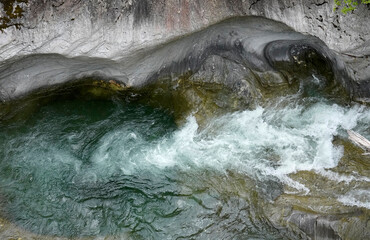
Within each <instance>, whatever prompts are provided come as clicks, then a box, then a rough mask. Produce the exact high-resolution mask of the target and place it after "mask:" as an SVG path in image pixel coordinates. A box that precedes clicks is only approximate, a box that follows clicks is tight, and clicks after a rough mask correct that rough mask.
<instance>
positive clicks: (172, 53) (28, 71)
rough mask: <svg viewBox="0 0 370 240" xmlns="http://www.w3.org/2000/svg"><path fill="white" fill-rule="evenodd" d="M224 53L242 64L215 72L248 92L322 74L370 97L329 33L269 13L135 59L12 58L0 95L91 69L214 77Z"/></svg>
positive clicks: (129, 76)
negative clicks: (327, 39) (328, 42)
mask: <svg viewBox="0 0 370 240" xmlns="http://www.w3.org/2000/svg"><path fill="white" fill-rule="evenodd" d="M215 56H217V57H216V58H215ZM219 57H221V60H222V59H225V60H226V61H229V62H233V63H234V65H235V67H232V66H231V65H229V67H230V68H235V69H238V70H234V69H233V71H232V70H231V69H227V68H226V69H224V72H225V71H230V72H231V71H232V72H233V73H232V74H233V75H234V76H233V77H231V78H230V77H228V76H227V75H225V74H224V73H223V76H222V77H220V79H213V80H214V81H221V83H222V84H224V85H225V86H229V87H230V88H232V89H233V90H234V91H236V92H244V93H243V94H241V95H245V96H247V95H248V94H247V93H246V91H245V90H246V89H247V88H248V91H249V93H253V92H256V91H257V90H260V89H258V88H259V85H261V84H262V86H269V87H271V86H272V87H273V86H276V85H280V84H282V83H284V82H285V83H286V84H292V83H293V81H297V79H305V78H307V77H311V78H312V77H316V78H318V79H319V80H320V82H321V85H320V86H319V87H318V90H323V89H325V88H327V87H329V86H332V85H337V86H339V87H342V88H344V89H345V90H347V92H348V94H349V95H351V96H354V97H362V98H368V97H369V96H368V92H367V91H366V89H365V90H364V91H358V89H357V86H355V85H354V84H353V81H351V80H350V78H349V77H348V73H347V69H346V67H345V65H344V63H343V62H342V61H341V60H340V59H339V58H338V57H337V55H336V54H335V53H333V52H332V51H331V50H330V49H329V48H328V47H326V46H325V44H324V43H323V42H322V41H321V40H319V39H318V38H316V37H312V36H309V35H304V34H301V33H298V32H295V31H294V30H293V29H291V28H289V27H288V26H286V25H284V24H282V23H279V22H275V21H272V20H268V19H265V18H262V17H244V18H235V19H231V20H227V21H224V22H221V23H219V24H216V25H213V26H211V27H209V28H207V29H204V30H202V31H200V32H197V33H194V34H192V35H189V36H186V37H183V38H181V39H178V40H176V41H172V42H170V43H168V44H165V45H160V46H158V47H157V48H152V49H150V50H148V51H147V52H139V53H137V54H136V55H135V54H132V55H131V56H130V58H129V59H127V58H124V59H121V60H116V61H113V60H108V59H102V58H87V57H75V58H67V57H65V56H62V55H55V54H54V55H50V54H44V55H31V56H27V57H24V58H20V59H18V58H17V59H15V60H8V61H5V62H3V65H2V66H1V67H0V93H1V96H0V97H1V99H2V100H3V101H6V100H11V99H16V98H19V97H22V96H24V95H26V94H28V93H31V92H34V91H36V90H40V89H43V88H50V87H53V86H56V85H60V84H63V83H67V82H70V81H73V80H77V79H83V78H87V77H95V78H101V79H105V80H107V81H109V80H111V79H113V80H115V81H117V82H119V83H121V84H122V85H124V86H128V87H133V88H140V87H143V86H147V85H148V84H151V83H153V82H154V81H156V80H158V79H163V78H168V77H170V78H173V79H176V78H177V77H179V76H182V75H184V74H189V73H190V75H191V76H192V78H198V79H203V80H204V81H209V80H207V78H209V76H208V75H209V73H210V72H212V69H209V70H210V71H209V70H208V71H203V73H202V71H200V70H201V69H202V68H204V66H206V65H207V64H208V65H209V64H213V65H214V68H215V69H217V70H218V71H221V69H222V68H221V67H220V66H221V65H222V64H224V61H223V60H222V61H220V58H219ZM205 64H206V65H205ZM232 74H231V76H232ZM263 74H264V75H263ZM237 75H238V76H239V77H237ZM207 76H208V77H207ZM251 76H252V78H251ZM248 79H249V80H248ZM246 81H247V82H246ZM246 84H247V85H248V86H249V87H247V88H246V87H245V86H246ZM320 88H321V89H320ZM243 89H244V90H243ZM359 93H361V94H362V95H358V94H359ZM258 97H261V96H258V94H252V95H250V98H251V99H250V100H253V99H254V98H258Z"/></svg>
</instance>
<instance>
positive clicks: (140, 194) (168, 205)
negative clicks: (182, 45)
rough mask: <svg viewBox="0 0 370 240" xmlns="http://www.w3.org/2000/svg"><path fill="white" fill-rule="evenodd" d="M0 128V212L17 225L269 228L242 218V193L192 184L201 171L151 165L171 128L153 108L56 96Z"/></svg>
mask: <svg viewBox="0 0 370 240" xmlns="http://www.w3.org/2000/svg"><path fill="white" fill-rule="evenodd" d="M0 129H1V133H2V137H1V139H0V147H1V150H0V161H1V162H0V164H1V167H0V194H1V195H0V196H1V198H0V199H1V206H2V209H3V215H4V216H5V217H6V218H8V219H9V220H11V221H12V222H15V223H16V224H17V225H18V226H20V227H21V228H25V229H26V230H30V231H32V232H35V233H39V234H44V235H52V236H67V237H71V236H93V235H122V234H125V235H127V236H131V237H133V238H139V237H142V238H144V239H148V238H155V239H164V238H169V239H173V238H176V237H184V238H188V237H189V236H191V235H197V236H202V235H203V236H215V237H216V236H223V235H225V236H228V237H230V236H263V237H267V238H269V236H270V235H274V234H277V232H276V231H274V230H272V229H269V227H268V226H264V224H259V223H258V221H257V223H258V224H257V225H255V223H252V222H250V220H249V214H248V212H249V211H250V209H249V203H248V201H247V200H243V199H240V198H239V197H238V196H221V193H220V192H218V191H217V190H215V189H210V188H209V186H207V185H208V184H207V183H201V182H198V180H199V179H202V181H205V180H206V179H208V178H207V177H206V174H207V172H206V171H200V170H199V169H192V166H188V168H189V169H188V170H184V169H182V170H181V169H180V168H178V167H165V166H163V167H162V166H161V164H162V163H161V161H163V164H165V165H166V164H168V163H167V161H168V160H166V159H162V160H161V159H160V158H159V157H158V154H156V153H158V152H161V149H160V148H161V146H164V145H168V144H171V143H169V142H170V141H172V140H171V139H173V135H174V134H175V132H176V131H177V128H176V125H175V124H174V120H173V119H172V118H171V116H170V115H168V114H167V113H166V112H164V111H162V110H158V109H153V108H151V107H148V106H144V105H139V104H133V103H129V104H128V103H125V102H118V101H104V100H91V101H84V100H72V101H69V100H67V101H56V102H53V103H50V104H48V105H46V106H43V107H41V108H40V109H39V110H38V111H36V112H35V113H34V114H32V116H30V117H28V118H27V119H23V120H19V121H15V122H12V123H9V122H8V121H7V122H6V123H2V124H0ZM166 151H167V150H166ZM174 151H176V150H174ZM168 154H169V155H170V154H173V153H171V152H168ZM180 157H182V156H180ZM183 157H185V158H186V156H183ZM198 174H201V176H198ZM209 174H211V173H209ZM214 174H215V173H212V174H211V175H214ZM197 178H198V180H196V179H197ZM217 178H219V180H220V181H222V178H220V176H215V179H217ZM248 222H249V224H248ZM219 227H222V228H221V229H219ZM223 228H224V229H223ZM207 229H208V230H209V231H208V232H207ZM270 232H271V233H270ZM278 236H279V235H278Z"/></svg>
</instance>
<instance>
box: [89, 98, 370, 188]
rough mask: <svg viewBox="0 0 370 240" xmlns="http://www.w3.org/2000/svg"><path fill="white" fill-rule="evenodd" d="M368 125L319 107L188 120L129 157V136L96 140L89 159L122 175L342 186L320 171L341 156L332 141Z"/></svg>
mask: <svg viewBox="0 0 370 240" xmlns="http://www.w3.org/2000/svg"><path fill="white" fill-rule="evenodd" d="M369 119H370V114H369V111H368V109H367V108H365V107H360V106H355V107H352V108H346V107H341V106H338V105H336V104H329V103H326V102H321V101H319V102H316V103H309V104H306V106H305V105H299V104H296V103H293V104H290V105H288V106H285V107H282V108H281V107H277V106H275V107H274V108H272V109H271V108H262V107H258V108H257V109H255V110H251V111H249V110H248V111H242V112H236V113H233V114H228V115H226V116H222V117H220V118H218V119H214V120H212V121H210V122H209V124H208V126H207V127H206V128H205V129H201V130H200V129H199V127H198V125H197V122H196V120H195V118H194V117H192V116H190V117H189V118H188V119H187V122H186V124H185V125H184V126H183V127H182V128H181V129H179V130H177V131H176V132H174V134H173V135H172V136H171V137H169V138H166V139H162V140H161V141H159V142H156V143H155V144H151V145H146V146H142V148H140V151H136V152H135V154H134V155H131V156H128V155H127V148H126V147H125V146H126V144H123V142H124V141H127V140H124V139H131V136H132V135H127V134H131V133H126V134H123V133H119V132H114V133H108V134H107V135H105V136H104V137H103V138H102V139H101V140H100V141H101V144H100V147H99V149H98V150H97V151H96V152H95V154H94V155H93V156H94V157H93V158H94V159H99V161H101V162H106V161H108V159H110V160H111V161H112V159H115V160H113V161H115V162H116V163H118V164H121V169H122V171H123V172H124V173H126V174H134V172H135V171H138V170H142V169H143V168H146V169H151V170H152V171H154V169H156V168H157V169H163V168H169V167H175V166H176V167H179V168H182V169H185V170H186V169H191V168H193V167H197V168H213V169H217V170H219V171H221V172H222V171H225V170H227V169H233V170H237V171H240V172H242V173H246V174H248V175H252V176H255V177H264V176H275V177H278V178H280V179H281V180H282V181H284V182H286V183H287V184H290V185H294V184H297V183H293V182H292V181H290V180H288V178H287V175H288V174H290V173H294V172H297V171H301V170H315V171H316V172H318V173H320V174H322V175H324V176H326V177H329V178H331V179H335V178H336V179H337V181H346V180H345V179H343V176H341V177H339V176H336V175H335V174H333V173H330V172H328V171H325V169H330V168H333V167H335V166H336V165H337V163H338V161H339V160H340V158H341V157H342V154H343V149H342V148H341V147H336V146H335V145H333V143H332V140H333V137H334V136H336V135H343V136H344V134H345V130H347V129H353V128H356V127H357V126H358V125H359V126H361V125H366V123H367V121H368V120H369ZM127 136H129V137H127ZM130 141H133V143H134V145H133V146H137V144H140V142H141V140H140V137H137V136H136V135H135V137H134V138H133V139H132V140H130ZM108 148H109V149H115V150H109V149H108ZM112 151H114V154H112ZM116 151H117V152H116ZM110 154H112V155H111V156H109V155H110ZM102 159H104V160H102ZM349 178H351V179H352V180H356V178H355V177H352V176H351V177H349ZM358 180H360V179H358ZM361 181H368V178H366V177H364V178H361ZM296 187H298V188H302V187H303V186H298V185H296Z"/></svg>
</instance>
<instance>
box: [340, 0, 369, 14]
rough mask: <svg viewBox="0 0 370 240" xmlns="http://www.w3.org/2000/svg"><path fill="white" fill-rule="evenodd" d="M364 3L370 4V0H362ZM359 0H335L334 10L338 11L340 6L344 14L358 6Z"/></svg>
mask: <svg viewBox="0 0 370 240" xmlns="http://www.w3.org/2000/svg"><path fill="white" fill-rule="evenodd" d="M361 3H363V4H370V0H361ZM358 4H359V3H358V1H357V0H334V11H337V10H338V9H339V8H342V9H341V12H342V13H343V14H347V13H348V12H352V11H354V10H355V9H356V8H357V6H358Z"/></svg>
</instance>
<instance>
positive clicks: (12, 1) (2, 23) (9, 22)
mask: <svg viewBox="0 0 370 240" xmlns="http://www.w3.org/2000/svg"><path fill="white" fill-rule="evenodd" d="M0 3H1V4H2V7H3V9H2V10H3V12H4V13H5V15H4V16H2V17H0V31H3V30H4V29H6V28H8V27H10V26H15V27H16V28H17V29H20V27H21V26H22V24H20V23H17V21H15V20H18V19H20V18H22V17H23V13H24V9H23V8H22V7H21V6H20V5H19V4H20V3H28V0H0Z"/></svg>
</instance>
